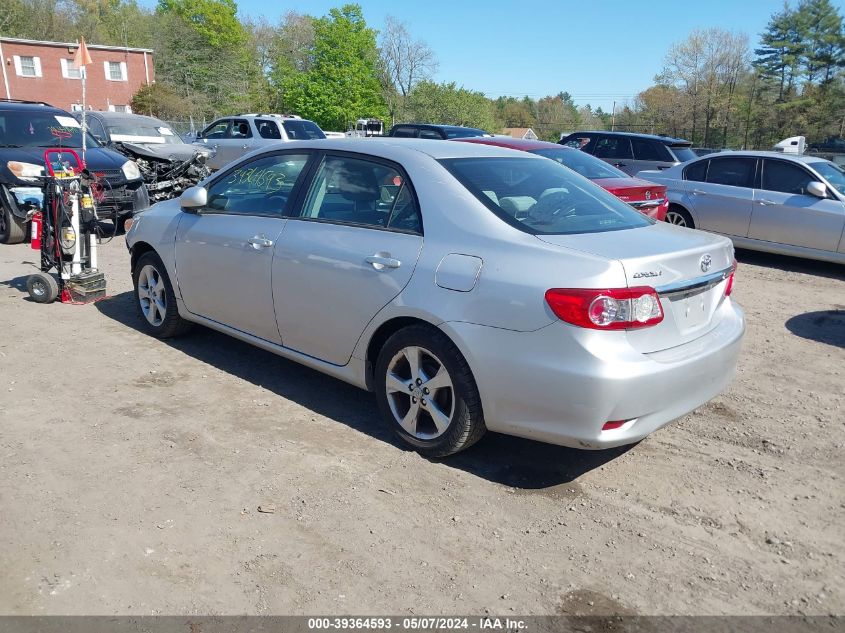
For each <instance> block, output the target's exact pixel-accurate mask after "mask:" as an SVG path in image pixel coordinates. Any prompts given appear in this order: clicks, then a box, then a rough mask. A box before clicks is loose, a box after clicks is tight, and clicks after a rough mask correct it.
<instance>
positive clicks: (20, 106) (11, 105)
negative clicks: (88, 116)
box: [0, 100, 67, 114]
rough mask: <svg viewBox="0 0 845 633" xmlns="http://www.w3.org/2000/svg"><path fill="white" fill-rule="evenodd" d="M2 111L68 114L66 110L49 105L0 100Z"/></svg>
mask: <svg viewBox="0 0 845 633" xmlns="http://www.w3.org/2000/svg"><path fill="white" fill-rule="evenodd" d="M0 110H14V111H21V110H23V111H30V110H38V111H39V112H60V113H62V114H67V111H66V110H62V109H61V108H57V107H56V106H51V105H49V104H47V103H26V102H24V103H21V102H19V101H2V100H0Z"/></svg>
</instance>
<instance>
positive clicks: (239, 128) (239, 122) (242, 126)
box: [229, 119, 252, 138]
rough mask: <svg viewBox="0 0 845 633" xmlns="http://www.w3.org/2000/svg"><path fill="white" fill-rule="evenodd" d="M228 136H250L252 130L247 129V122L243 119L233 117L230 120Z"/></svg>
mask: <svg viewBox="0 0 845 633" xmlns="http://www.w3.org/2000/svg"><path fill="white" fill-rule="evenodd" d="M229 138H252V130H250V129H249V122H248V121H245V120H244V119H235V120H234V121H232V127H231V129H230V130H229Z"/></svg>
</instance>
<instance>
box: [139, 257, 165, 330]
mask: <svg viewBox="0 0 845 633" xmlns="http://www.w3.org/2000/svg"><path fill="white" fill-rule="evenodd" d="M138 301H139V303H140V304H141V312H143V314H144V317H145V318H146V319H147V321H148V322H149V324H150V325H152V326H153V327H158V326H160V325H161V324H162V323H163V322H164V319H165V318H166V317H167V292H166V291H165V289H164V279H162V277H161V273H159V272H158V270H156V267H155V266H153V265H151V264H147V265H146V266H144V267H143V268H142V269H141V272H140V273H138Z"/></svg>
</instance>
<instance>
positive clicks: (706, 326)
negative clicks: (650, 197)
mask: <svg viewBox="0 0 845 633" xmlns="http://www.w3.org/2000/svg"><path fill="white" fill-rule="evenodd" d="M537 237H538V238H539V239H541V240H543V241H544V242H548V243H550V244H555V245H557V246H562V247H565V248H569V249H574V250H579V251H583V252H586V253H591V254H593V255H599V256H602V257H607V258H608V259H614V260H617V261H619V262H620V263H621V264H622V267H623V269H624V270H625V277H626V280H627V283H628V287H633V286H650V287H652V288H655V289H656V290H657V291H658V293H659V294H660V303H661V305H662V307H663V313H664V318H663V321H662V322H661V323H659V324H657V325H655V326H652V327H646V328H641V329H634V330H628V331H627V336H628V340H629V342H630V343H631V345H633V346H634V348H635V349H637V350H638V351H640V352H643V353H649V352H656V351H659V350H664V349H669V348H672V347H676V346H678V345H683V344H684V343H687V342H689V341H691V340H694V339H696V338H698V337H700V336H703V335H704V334H706V333H707V332H709V331H710V330H712V329H713V328H714V327H716V326H717V325H718V324H719V321H718V315H717V308H718V307H719V306H720V305H721V303H722V301H723V299H724V296H725V285H726V283H727V281H726V277H725V275H724V273H723V271H726V270H728V269H730V268H731V267H732V266H733V262H734V253H733V244H732V243H731V241H730V240H729V239H727V238H724V237H721V236H717V235H713V234H711V233H705V232H703V231H693V230H690V229H683V228H678V227H675V226H672V225H670V224H665V223H663V222H658V223H656V224H654V225H652V226H648V227H644V228H638V229H629V230H625V231H608V232H604V233H582V234H577V235H538V236H537Z"/></svg>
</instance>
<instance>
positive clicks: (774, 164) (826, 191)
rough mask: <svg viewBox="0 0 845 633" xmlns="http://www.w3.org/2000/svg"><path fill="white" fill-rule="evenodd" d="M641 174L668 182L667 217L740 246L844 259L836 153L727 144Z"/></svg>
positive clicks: (843, 204)
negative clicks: (830, 156)
mask: <svg viewBox="0 0 845 633" xmlns="http://www.w3.org/2000/svg"><path fill="white" fill-rule="evenodd" d="M637 176H638V177H640V178H646V179H649V180H653V181H654V182H659V183H660V184H663V185H666V186H667V193H668V196H669V202H670V206H669V211H668V213H667V214H666V221H667V222H671V223H673V224H677V225H680V226H686V227H689V228H697V229H704V230H706V231H713V232H716V233H721V234H723V235H727V236H729V237H730V238H731V239H732V240H733V242H734V244H736V245H737V246H739V247H741V248H750V249H753V250H760V251H767V252H770V253H781V254H784V255H796V256H798V257H808V258H812V259H820V260H825V261H830V262H838V263H840V264H845V171H843V169H842V168H841V167H840V166H839V165H836V164H834V163H832V162H830V161H829V160H824V159H823V158H818V157H814V156H798V155H790V154H783V153H779V152H720V153H718V154H709V155H707V156H705V157H704V158H701V159H699V160H693V161H690V162H688V163H684V164H683V165H676V166H675V167H672V168H671V169H667V170H665V171H641V172H640V173H639V174H637Z"/></svg>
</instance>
